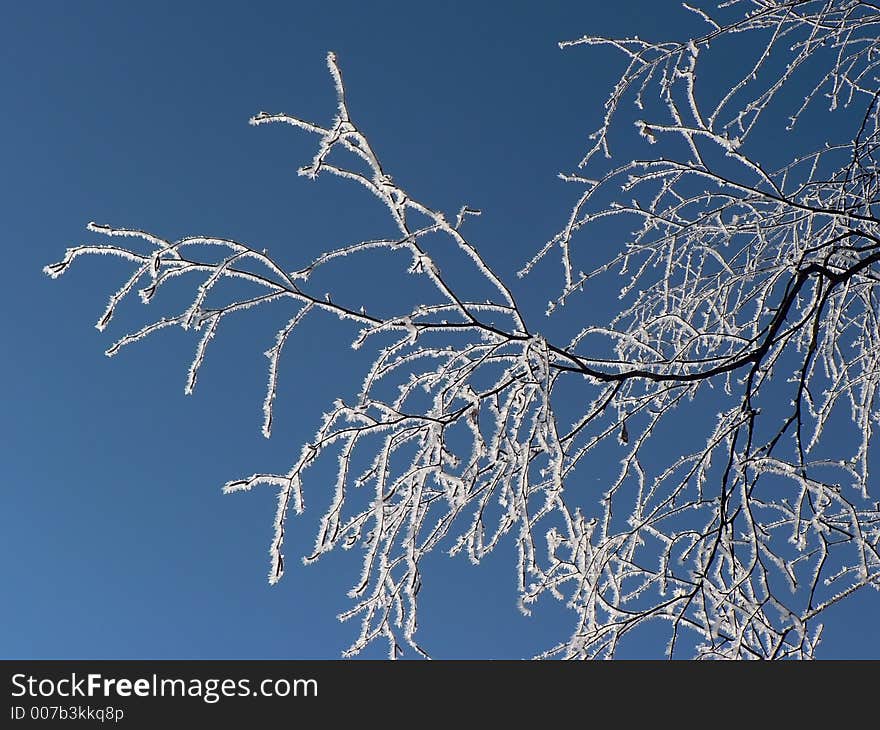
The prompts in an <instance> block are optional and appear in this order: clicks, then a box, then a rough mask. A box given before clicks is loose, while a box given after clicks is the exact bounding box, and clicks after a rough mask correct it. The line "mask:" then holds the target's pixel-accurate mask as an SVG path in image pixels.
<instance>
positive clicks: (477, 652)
mask: <svg viewBox="0 0 880 730" xmlns="http://www.w3.org/2000/svg"><path fill="white" fill-rule="evenodd" d="M609 5H610V6H609ZM661 6H662V7H661ZM675 8H676V5H675V4H674V3H671V2H670V3H650V2H641V1H640V2H629V3H616V4H607V3H599V2H577V3H575V2H542V3H525V2H512V3H506V4H503V6H502V5H499V4H497V3H488V2H486V3H473V2H460V3H441V2H431V3H427V2H425V3H402V2H400V3H392V2H372V3H356V2H347V1H346V2H339V3H333V4H314V3H312V4H305V3H264V4H262V6H261V7H260V8H259V9H254V8H253V7H246V6H245V5H244V4H241V3H238V4H232V3H229V4H226V3H211V4H207V3H201V4H198V3H178V2H174V3H170V2H169V3H162V2H153V3H149V4H148V5H144V4H133V3H93V2H77V3H65V2H41V3H17V4H11V5H9V6H8V7H7V8H6V9H5V12H4V16H5V19H4V25H3V29H2V31H0V33H2V34H3V38H2V43H0V55H2V62H0V83H2V88H3V89H4V91H5V102H6V103H5V104H3V105H2V107H0V138H2V139H3V141H4V144H3V169H4V173H3V174H2V175H0V195H2V200H3V201H4V204H3V210H4V215H3V216H2V218H0V235H2V241H3V245H4V249H5V256H4V262H3V263H4V265H3V269H2V277H3V286H2V287H0V311H2V312H3V322H4V328H5V330H6V341H7V348H6V349H5V355H4V357H3V358H0V375H2V377H3V380H4V382H5V383H6V393H5V395H4V416H3V418H2V419H0V431H2V433H0V437H2V438H0V465H2V474H3V490H2V500H3V505H2V508H0V520H2V529H0V541H2V553H0V554H2V558H0V561H2V567H0V571H2V575H3V576H4V578H5V581H6V590H5V591H4V600H3V602H2V604H0V626H2V627H3V628H2V629H0V654H2V656H4V657H10V658H11V657H21V658H24V657H29V658H50V657H57V658H136V657H143V658H334V657H338V656H339V655H340V653H341V651H342V650H344V649H345V648H346V647H347V646H348V644H349V643H350V641H351V639H352V638H353V637H354V635H355V634H356V627H355V626H354V625H347V624H340V623H339V622H338V621H337V620H336V618H335V615H336V614H337V613H338V612H340V611H342V610H344V609H345V608H347V607H348V605H349V602H348V599H347V598H346V597H345V592H346V590H347V589H348V588H349V587H350V585H351V583H352V582H353V581H354V580H355V578H356V576H357V571H358V566H357V564H356V563H355V562H353V561H352V560H351V558H352V557H354V556H352V555H350V554H345V555H330V556H329V557H328V558H327V559H324V560H322V561H321V562H319V563H318V564H317V565H315V566H310V567H308V568H306V567H303V566H302V565H301V564H299V561H298V560H297V559H296V557H297V556H298V555H301V554H302V553H303V552H305V551H306V550H308V548H309V547H310V546H311V543H312V540H313V536H314V531H315V529H316V526H317V520H318V518H319V516H320V514H321V505H322V500H326V499H329V494H328V493H325V492H326V490H325V491H322V484H321V474H320V473H316V475H314V476H313V480H312V491H311V492H310V493H307V498H310V507H309V509H308V511H307V512H306V515H305V516H304V517H302V518H299V519H297V520H294V521H292V522H291V523H290V526H289V530H288V535H289V541H288V545H287V548H286V551H285V552H286V553H287V556H288V560H287V565H288V571H287V574H286V576H285V579H284V580H283V581H282V582H281V583H280V584H279V585H278V586H275V587H270V586H269V585H268V584H267V582H266V580H265V575H266V571H267V569H268V557H267V554H266V550H267V547H268V544H269V539H270V537H271V518H272V515H273V513H274V506H275V495H274V493H273V492H272V491H271V490H268V489H264V490H258V491H254V492H252V493H250V494H238V495H230V496H223V495H221V493H220V487H221V486H222V484H223V483H225V482H226V481H227V480H228V479H230V478H235V477H239V476H245V475H248V474H251V473H253V472H254V471H263V470H267V471H269V470H286V469H287V468H288V466H289V465H290V464H291V462H292V461H293V460H294V459H295V457H296V455H297V454H298V453H299V448H300V445H301V444H302V443H303V442H304V441H305V440H307V439H308V438H309V437H310V436H311V434H312V433H313V431H314V428H315V426H316V425H317V423H318V420H319V418H320V416H321V413H322V412H323V411H324V410H325V409H326V408H327V407H328V406H329V404H330V402H331V401H332V399H333V398H335V397H337V396H340V395H342V396H344V395H351V394H353V393H355V392H356V389H357V387H358V385H359V382H360V378H361V373H362V370H363V367H364V365H365V364H366V363H367V359H366V356H367V353H357V354H356V353H353V352H352V350H351V349H350V348H349V343H350V341H351V337H352V335H353V331H351V330H347V329H346V328H345V325H340V324H339V323H337V322H335V321H329V320H325V321H317V320H313V321H312V322H311V323H309V324H308V326H306V327H305V328H304V329H303V330H302V331H301V332H299V333H297V336H296V339H295V342H294V344H293V350H292V351H291V353H290V354H289V355H288V356H286V359H285V360H284V361H283V367H282V371H281V386H280V392H279V396H278V401H277V409H278V410H277V413H276V418H275V430H274V433H273V436H272V438H271V439H270V440H268V441H267V440H265V439H263V438H262V436H261V435H260V433H259V429H260V425H261V416H262V414H261V404H262V399H263V395H264V387H265V377H266V376H265V366H266V359H265V357H264V356H263V354H262V353H263V351H264V350H265V349H266V348H267V347H268V346H269V344H270V343H271V338H272V336H273V334H274V331H275V329H276V328H277V325H278V324H279V323H278V321H277V319H273V318H272V316H269V315H265V316H261V315H260V314H259V313H256V314H253V315H250V316H244V317H242V318H241V319H240V320H238V321H237V322H233V323H231V324H229V325H227V327H226V328H225V330H222V329H221V331H220V333H219V334H218V336H217V339H216V341H215V343H214V344H213V345H212V350H211V352H209V355H208V358H207V361H206V364H205V367H204V369H203V371H202V374H201V376H200V380H199V386H198V388H197V389H196V392H195V394H194V395H193V396H191V397H184V395H183V385H184V381H185V376H186V370H187V367H188V364H189V362H190V359H191V356H192V348H193V347H194V345H195V341H194V340H193V337H192V335H191V334H187V333H183V332H179V331H175V332H167V333H164V334H163V335H162V336H159V337H156V338H150V339H148V340H146V341H144V342H141V343H138V344H137V345H135V346H134V347H132V348H131V349H130V350H128V351H124V352H123V353H122V354H120V355H119V356H118V357H116V358H113V359H108V358H106V357H105V356H104V355H103V352H104V349H105V348H106V347H107V346H108V345H109V344H110V342H111V341H112V339H115V337H118V336H120V335H121V334H123V333H124V332H125V331H127V330H129V329H131V328H132V326H134V325H135V324H136V323H137V322H138V321H139V320H138V317H143V313H142V312H140V311H138V306H139V305H138V306H135V305H134V304H132V305H131V306H130V307H128V308H124V309H123V310H122V311H121V312H120V314H119V322H117V323H116V326H115V328H113V329H112V332H109V333H103V334H102V333H99V332H98V331H97V330H96V329H95V328H94V327H93V326H92V325H93V323H94V322H95V320H96V319H97V317H98V316H99V314H100V313H101V311H102V310H103V307H104V305H105V303H106V298H107V296H108V295H109V293H110V292H111V291H112V290H113V289H114V288H115V285H117V282H118V281H119V280H120V278H121V277H122V276H123V275H124V272H125V269H124V267H122V266H120V265H119V264H118V263H116V262H113V261H103V260H101V261H96V260H81V261H79V262H78V263H77V265H76V266H74V268H73V269H72V270H71V271H70V272H69V273H68V274H67V275H65V276H64V277H63V278H62V279H61V280H59V281H56V282H53V281H50V280H49V279H48V278H47V277H45V276H44V275H43V274H42V271H41V269H42V267H43V266H44V265H45V264H47V263H49V262H52V261H56V260H58V259H59V258H60V257H61V256H62V255H63V252H64V250H65V249H66V248H67V247H68V246H70V245H74V244H77V243H85V242H88V241H94V240H96V237H95V236H94V235H93V234H89V233H88V232H86V231H85V225H86V223H88V222H89V221H90V220H94V221H97V222H100V223H109V224H112V225H117V226H125V227H134V228H145V229H148V230H151V231H154V232H156V233H157V234H159V235H162V236H164V237H166V238H176V237H180V236H183V235H189V234H207V235H215V236H224V237H231V238H237V239H240V240H242V241H246V242H248V243H250V244H251V245H254V246H255V247H268V248H269V249H270V250H271V251H272V252H273V253H275V252H279V253H278V255H279V258H282V259H283V260H284V261H285V262H289V265H290V267H291V268H296V267H298V266H301V265H302V264H304V263H305V262H306V261H307V260H309V259H310V258H311V257H313V256H314V255H316V254H317V253H319V252H320V251H322V250H326V249H327V248H332V247H336V246H338V245H341V244H343V243H347V242H350V241H353V240H356V239H360V238H367V237H370V236H371V235H373V234H374V233H376V231H379V232H381V231H382V230H383V229H382V226H385V225H387V223H386V221H385V220H384V214H383V211H382V210H381V208H380V207H379V206H378V205H377V204H376V203H375V201H373V200H372V199H370V198H369V197H368V196H366V195H364V194H361V193H360V192H359V191H353V190H351V189H349V188H348V187H346V186H345V185H343V184H341V183H339V182H336V181H332V180H323V181H319V182H318V183H317V184H315V183H310V182H308V181H306V180H304V179H301V178H298V177H297V176H296V174H295V171H296V169H297V167H298V166H299V165H300V164H303V163H305V162H307V161H308V160H310V159H311V156H312V154H313V151H314V139H310V138H308V137H307V136H306V135H305V134H303V133H300V132H298V131H296V130H293V129H292V128H288V127H284V128H282V127H280V126H279V127H277V128H276V127H269V128H258V129H254V128H252V127H249V126H248V124H247V120H248V118H249V117H250V116H251V115H252V114H254V113H256V112H257V111H259V110H262V109H265V110H267V111H286V112H289V113H292V114H296V115H299V116H302V117H305V118H309V119H314V120H315V121H318V122H326V121H328V120H329V119H330V118H331V117H332V114H333V111H334V105H335V100H334V97H333V90H332V85H331V83H330V81H329V77H328V74H327V72H326V66H325V63H324V58H325V54H326V52H327V51H328V50H334V51H336V52H337V54H338V58H339V62H340V65H341V66H342V70H343V73H344V75H345V79H346V83H347V87H348V92H349V103H350V108H351V110H352V113H353V115H354V116H355V118H356V120H357V121H358V123H359V124H360V126H361V127H362V128H363V129H364V130H366V132H367V133H368V136H369V137H370V139H371V141H372V143H373V145H374V148H375V149H376V150H377V151H378V153H379V154H380V156H381V157H382V158H383V161H384V164H385V166H386V169H388V170H389V171H390V172H391V173H392V174H393V175H394V176H395V179H397V180H398V181H400V182H401V183H402V184H403V185H404V186H405V187H407V188H408V189H409V190H410V191H411V192H413V193H414V194H415V195H416V196H418V197H420V198H421V199H422V200H424V201H426V202H428V203H429V204H430V205H432V206H433V207H435V208H439V209H442V210H446V211H450V212H453V211H456V210H457V209H458V208H459V207H460V206H461V205H462V204H464V203H468V204H470V205H472V206H474V207H477V208H481V209H482V210H483V211H484V215H483V216H482V217H481V218H480V219H478V220H475V221H473V222H472V223H471V224H470V229H469V231H470V234H471V240H472V241H474V242H475V243H476V244H477V245H478V246H479V247H480V249H481V251H483V253H484V255H485V256H486V258H487V260H488V261H489V262H490V263H492V265H494V266H495V267H496V269H497V270H498V271H499V272H500V273H501V274H502V275H503V276H504V277H505V278H506V279H507V280H512V279H513V274H514V272H515V271H516V270H517V269H518V268H519V267H520V266H521V265H522V263H523V262H524V261H525V260H526V259H527V258H528V257H529V256H530V255H531V253H533V252H534V251H535V250H536V249H537V248H538V247H539V246H540V245H541V244H543V242H544V241H546V240H547V239H548V238H549V237H550V236H552V235H553V234H554V233H555V232H556V230H558V228H559V226H560V225H561V223H562V222H563V221H564V220H565V218H566V216H567V213H568V209H569V206H570V204H571V202H572V199H573V198H572V193H571V192H570V190H569V189H568V188H567V187H566V185H565V184H564V183H562V182H560V181H559V180H557V179H556V178H555V174H556V173H557V172H558V171H560V170H570V169H572V168H573V167H574V165H575V164H576V162H577V161H578V160H579V159H580V157H581V155H582V153H583V151H584V149H585V146H586V139H585V137H586V134H587V133H588V132H589V131H590V130H591V129H592V128H593V127H594V126H595V124H596V122H597V121H598V119H599V114H600V113H601V105H602V101H603V99H604V94H605V92H606V89H607V88H608V84H609V83H610V82H611V81H612V80H613V77H614V74H615V72H616V71H619V59H615V58H614V56H612V55H609V54H602V53H598V52H595V51H590V50H587V49H572V50H568V51H560V50H559V49H558V47H557V46H556V42H557V41H559V40H564V39H569V38H574V37H577V36H580V35H583V34H585V33H597V34H603V33H604V34H611V35H616V34H640V35H643V36H649V35H650V36H652V37H666V36H675V35H678V34H679V32H680V28H681V26H682V21H683V20H684V21H685V22H690V21H689V19H688V16H687V15H686V14H684V13H680V12H679V11H678V10H675ZM672 10H674V12H670V11H672ZM281 252H283V255H282V253H281ZM365 273H366V274H367V276H373V277H375V280H376V281H380V280H382V278H381V277H383V276H385V275H386V274H387V273H388V272H387V271H383V270H381V269H380V268H377V269H375V270H366V272H365ZM557 273H558V272H549V273H548V274H547V276H548V277H549V276H551V275H552V276H556V275H557ZM542 281H543V283H547V282H550V283H551V284H552V283H556V282H557V281H558V280H552V281H551V280H550V279H549V278H547V279H546V280H541V279H540V278H539V279H538V280H537V282H536V281H534V280H533V281H531V282H527V283H523V282H515V283H514V286H515V287H516V293H517V295H518V296H520V297H521V298H522V300H523V301H525V302H526V305H527V307H530V314H531V315H532V316H534V317H538V316H540V315H541V313H542V312H543V306H544V305H545V304H546V300H547V295H546V292H545V291H544V289H543V287H542V286H540V284H541V282H542ZM364 291H365V292H366V291H367V290H366V289H365V290H364ZM379 296H380V297H381V296H387V291H386V293H385V294H381V293H380V295H379ZM381 304H382V302H381V299H380V301H379V302H378V303H377V306H381ZM275 314H276V315H277V318H280V317H282V316H283V314H278V313H277V312H276V313H275ZM114 336H115V337H114ZM324 476H325V478H329V477H330V474H329V473H328V472H326V471H325V472H324ZM510 557H511V551H510V550H509V549H508V551H507V552H505V551H503V550H502V551H501V552H500V553H499V554H498V555H495V556H493V557H492V558H491V559H490V560H488V561H487V563H486V564H485V565H483V566H481V567H478V568H475V567H473V566H470V565H469V564H467V563H466V561H465V560H464V559H463V558H459V559H457V560H455V561H454V562H452V563H451V562H450V561H449V560H445V559H443V558H441V557H440V556H437V557H435V558H434V561H433V563H431V564H429V566H428V567H429V570H430V571H433V574H434V575H435V576H436V579H435V582H434V583H432V582H431V573H430V572H429V573H428V575H427V578H426V584H425V588H424V590H423V594H422V596H421V597H422V599H423V600H422V617H421V622H420V625H421V627H422V628H421V629H420V637H421V639H422V641H423V643H424V644H425V645H426V646H427V647H428V648H429V650H431V651H432V653H433V654H434V655H436V656H438V657H441V658H447V657H448V658H453V657H467V658H480V657H509V658H516V657H525V656H530V655H532V654H534V653H536V652H538V651H540V650H542V649H544V648H546V647H548V646H550V645H552V644H553V643H555V642H556V641H558V640H560V639H562V638H564V637H565V636H566V635H567V634H568V633H569V631H570V617H569V615H568V614H567V612H565V611H564V610H562V609H561V608H559V607H558V606H554V605H551V604H549V603H546V602H545V603H543V604H541V605H539V607H538V610H537V611H536V612H535V615H534V616H533V617H532V618H529V619H526V618H524V617H522V616H521V615H520V613H519V612H518V610H517V609H516V606H515V592H514V591H515V581H514V575H513V572H512V570H511V569H510V567H509V565H508V561H509V559H510ZM449 586H454V588H455V590H454V591H449V590H447V589H448V588H449ZM878 608H880V602H878V601H877V600H876V597H875V596H870V595H866V596H865V597H864V598H859V599H855V600H853V601H852V602H850V603H849V604H846V605H845V606H841V607H840V608H839V609H836V610H835V612H834V613H831V612H829V622H828V623H829V627H828V629H827V631H826V643H825V647H824V655H825V656H839V657H844V656H851V657H856V656H862V657H877V656H880V631H878V628H877V624H876V622H875V621H874V616H875V615H876V612H877V609H878ZM832 617H834V619H835V623H834V625H831V621H830V619H831V618H832ZM649 651H651V647H649V646H647V645H635V646H631V647H627V649H626V651H625V652H624V653H625V654H627V655H631V656H640V655H644V654H647V653H648V652H649ZM384 655H385V647H384V646H382V645H377V646H376V647H375V649H374V650H371V651H368V652H365V653H364V654H363V655H362V656H371V657H372V656H376V657H379V656H384Z"/></svg>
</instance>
